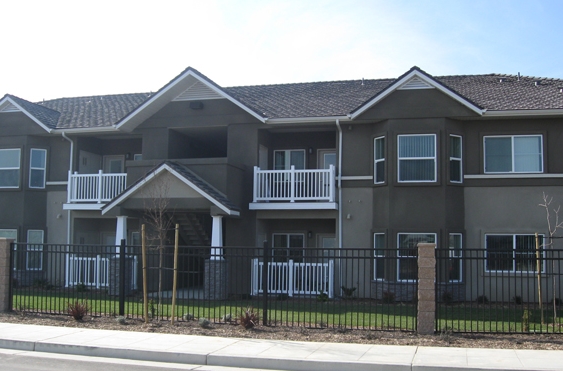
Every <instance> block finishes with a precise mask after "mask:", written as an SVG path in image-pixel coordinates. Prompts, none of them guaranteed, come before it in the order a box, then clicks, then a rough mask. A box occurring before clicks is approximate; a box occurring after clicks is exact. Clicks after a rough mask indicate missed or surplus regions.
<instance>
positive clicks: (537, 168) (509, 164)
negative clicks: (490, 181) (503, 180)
mask: <svg viewBox="0 0 563 371" xmlns="http://www.w3.org/2000/svg"><path fill="white" fill-rule="evenodd" d="M484 142H485V146H484V147H485V173H541V172H543V155H542V153H543V149H542V136H541V135H515V136H496V137H485V138H484Z"/></svg>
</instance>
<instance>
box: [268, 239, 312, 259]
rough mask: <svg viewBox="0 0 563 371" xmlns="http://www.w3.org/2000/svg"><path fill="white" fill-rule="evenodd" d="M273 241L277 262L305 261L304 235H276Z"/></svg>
mask: <svg viewBox="0 0 563 371" xmlns="http://www.w3.org/2000/svg"><path fill="white" fill-rule="evenodd" d="M272 241H273V248H274V252H273V256H274V260H275V261H288V260H293V261H295V262H302V261H303V256H304V248H305V235H304V234H303V233H274V234H273V238H272Z"/></svg>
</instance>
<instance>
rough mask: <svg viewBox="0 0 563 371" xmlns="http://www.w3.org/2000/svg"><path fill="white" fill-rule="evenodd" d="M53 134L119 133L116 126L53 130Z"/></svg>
mask: <svg viewBox="0 0 563 371" xmlns="http://www.w3.org/2000/svg"><path fill="white" fill-rule="evenodd" d="M52 132H53V134H62V133H65V134H81V133H82V134H84V133H87V134H90V133H92V134H95V133H116V132H119V130H118V129H116V128H115V127H114V126H104V127H97V128H96V127H94V128H72V129H53V130H52Z"/></svg>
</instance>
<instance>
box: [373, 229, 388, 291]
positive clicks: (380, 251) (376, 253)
mask: <svg viewBox="0 0 563 371" xmlns="http://www.w3.org/2000/svg"><path fill="white" fill-rule="evenodd" d="M377 236H380V237H381V236H383V246H377V240H378V239H377ZM385 242H386V241H385V233H374V234H373V280H374V281H384V280H385V266H384V267H383V274H382V277H378V271H377V263H378V258H383V262H384V263H383V264H385V248H386V243H385ZM380 273H381V272H380Z"/></svg>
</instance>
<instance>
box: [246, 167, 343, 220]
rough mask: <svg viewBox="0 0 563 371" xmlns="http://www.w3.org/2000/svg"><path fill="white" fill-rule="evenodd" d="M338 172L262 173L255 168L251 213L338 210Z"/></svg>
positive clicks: (263, 171) (330, 168)
mask: <svg viewBox="0 0 563 371" xmlns="http://www.w3.org/2000/svg"><path fill="white" fill-rule="evenodd" d="M334 179H335V170H334V166H332V165H331V166H330V167H329V168H328V169H310V170H296V169H295V167H294V166H292V167H291V169H290V170H260V168H259V167H256V166H255V167H254V192H253V202H252V203H251V204H250V206H249V207H250V210H273V209H286V210H296V209H299V210H305V209H311V210H313V209H332V210H334V209H336V208H337V205H336V202H335V188H336V187H335V181H334Z"/></svg>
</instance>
